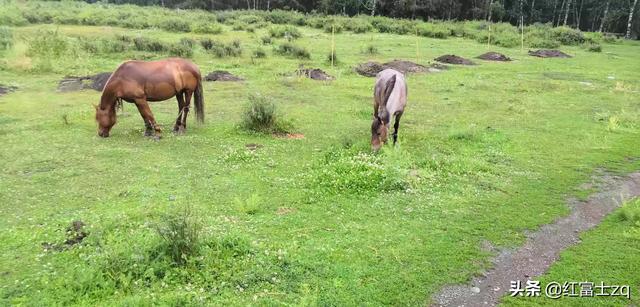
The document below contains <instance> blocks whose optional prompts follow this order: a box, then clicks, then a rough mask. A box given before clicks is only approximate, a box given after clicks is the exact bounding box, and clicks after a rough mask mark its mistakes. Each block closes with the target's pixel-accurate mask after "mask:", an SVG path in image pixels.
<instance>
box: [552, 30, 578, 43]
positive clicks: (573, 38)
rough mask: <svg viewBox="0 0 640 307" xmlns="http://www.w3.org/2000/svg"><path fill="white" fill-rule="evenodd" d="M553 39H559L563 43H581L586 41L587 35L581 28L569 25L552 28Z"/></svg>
mask: <svg viewBox="0 0 640 307" xmlns="http://www.w3.org/2000/svg"><path fill="white" fill-rule="evenodd" d="M551 36H552V38H553V39H555V40H557V41H559V42H560V43H561V44H563V45H570V46H573V45H580V44H582V43H584V42H585V36H584V34H582V32H581V31H580V30H576V29H573V28H569V27H557V28H553V29H552V30H551Z"/></svg>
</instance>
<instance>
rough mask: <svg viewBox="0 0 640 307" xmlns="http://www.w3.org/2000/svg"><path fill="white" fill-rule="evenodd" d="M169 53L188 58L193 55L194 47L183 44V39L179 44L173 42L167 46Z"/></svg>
mask: <svg viewBox="0 0 640 307" xmlns="http://www.w3.org/2000/svg"><path fill="white" fill-rule="evenodd" d="M167 53H169V55H171V56H177V57H181V58H188V57H191V56H192V55H193V49H192V48H191V47H189V46H187V45H184V44H182V41H181V42H180V43H177V44H171V45H169V46H168V48H167Z"/></svg>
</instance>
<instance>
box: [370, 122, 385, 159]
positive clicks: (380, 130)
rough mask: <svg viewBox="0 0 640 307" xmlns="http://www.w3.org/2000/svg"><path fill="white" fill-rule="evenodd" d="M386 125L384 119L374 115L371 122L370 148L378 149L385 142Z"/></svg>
mask: <svg viewBox="0 0 640 307" xmlns="http://www.w3.org/2000/svg"><path fill="white" fill-rule="evenodd" d="M387 131H388V129H387V125H385V123H384V121H383V120H382V119H381V118H380V117H378V116H375V117H374V118H373V122H372V123H371V149H373V150H374V151H378V150H379V149H380V147H382V145H384V143H386V142H387Z"/></svg>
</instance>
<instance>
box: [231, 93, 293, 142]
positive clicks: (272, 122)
mask: <svg viewBox="0 0 640 307" xmlns="http://www.w3.org/2000/svg"><path fill="white" fill-rule="evenodd" d="M287 126H288V124H285V123H283V122H282V121H280V120H278V115H277V113H276V105H275V104H274V103H273V102H271V101H269V100H267V99H266V98H265V97H264V96H261V95H259V94H258V95H250V96H249V103H248V104H247V105H246V107H245V110H244V113H243V115H242V123H241V127H242V128H244V129H246V130H249V131H253V132H261V133H285V132H287V130H288V129H287Z"/></svg>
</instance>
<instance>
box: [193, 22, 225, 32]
mask: <svg viewBox="0 0 640 307" xmlns="http://www.w3.org/2000/svg"><path fill="white" fill-rule="evenodd" d="M192 31H193V32H194V33H199V34H220V33H222V32H223V30H222V26H221V25H219V24H217V23H210V22H199V23H196V24H195V25H194V26H193V29H192Z"/></svg>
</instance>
